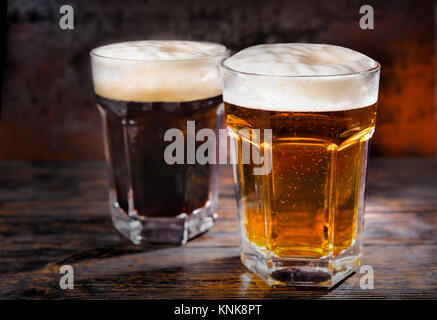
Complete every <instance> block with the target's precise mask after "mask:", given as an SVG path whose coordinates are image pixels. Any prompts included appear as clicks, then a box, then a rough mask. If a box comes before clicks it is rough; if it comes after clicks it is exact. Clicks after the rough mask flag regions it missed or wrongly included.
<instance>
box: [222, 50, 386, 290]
mask: <svg viewBox="0 0 437 320" xmlns="http://www.w3.org/2000/svg"><path fill="white" fill-rule="evenodd" d="M379 71H380V65H379V64H378V63H377V62H376V61H374V60H373V59H371V58H369V57H367V56H365V55H363V54H360V53H358V52H356V51H353V50H350V49H346V48H342V47H338V46H332V45H317V44H271V45H259V46H254V47H250V48H247V49H245V50H243V51H240V52H239V53H237V54H236V55H234V56H232V57H230V58H228V59H226V60H225V61H224V62H223V64H222V74H223V78H224V88H223V100H224V103H225V117H226V125H227V128H228V132H229V135H230V138H231V145H232V151H231V152H232V153H233V158H234V177H235V183H236V186H237V204H238V212H239V219H240V233H241V260H242V262H243V263H244V264H245V265H246V266H247V267H248V268H249V269H250V270H252V271H253V272H255V273H256V274H258V275H259V276H261V277H262V278H263V279H264V280H266V281H267V282H268V283H269V284H271V285H292V286H319V287H328V288H329V287H332V286H334V285H335V284H336V283H338V282H339V281H340V280H342V279H344V278H345V277H346V276H348V275H349V274H350V273H352V272H353V271H354V270H355V269H356V268H357V267H358V266H359V265H360V263H361V258H362V253H361V243H362V233H363V217H364V198H365V186H366V172H367V157H368V151H369V141H370V138H371V137H372V134H373V132H374V127H375V118H376V103H377V96H378V85H379ZM260 169H262V170H260Z"/></svg>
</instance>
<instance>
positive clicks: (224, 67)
mask: <svg viewBox="0 0 437 320" xmlns="http://www.w3.org/2000/svg"><path fill="white" fill-rule="evenodd" d="M230 58H231V57H229V58H227V59H225V60H223V61H222V62H221V63H220V67H221V68H222V69H223V70H226V71H230V72H232V73H236V74H242V75H245V76H251V77H266V78H284V79H299V78H304V79H310V78H336V77H350V76H355V75H366V74H370V73H373V72H377V71H380V70H381V64H380V63H379V62H378V61H376V60H374V59H372V60H373V61H375V63H376V65H375V66H374V67H372V68H370V69H366V70H363V71H355V72H348V73H339V74H328V75H323V74H315V75H299V76H295V75H272V74H262V73H254V72H246V71H239V70H235V69H232V68H231V67H228V66H226V65H225V62H226V61H227V60H228V59H230Z"/></svg>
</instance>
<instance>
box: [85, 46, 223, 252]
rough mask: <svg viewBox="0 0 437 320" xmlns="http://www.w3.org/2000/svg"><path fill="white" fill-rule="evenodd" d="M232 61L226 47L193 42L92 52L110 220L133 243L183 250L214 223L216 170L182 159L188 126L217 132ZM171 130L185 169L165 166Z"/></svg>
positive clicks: (207, 165)
mask: <svg viewBox="0 0 437 320" xmlns="http://www.w3.org/2000/svg"><path fill="white" fill-rule="evenodd" d="M226 56H227V49H226V48H225V47H224V46H222V45H220V44H216V43H208V42H193V41H133V42H122V43H115V44H110V45H106V46H102V47H98V48H95V49H93V50H92V51H91V65H92V76H93V84H94V91H95V94H96V97H97V107H98V109H99V111H100V114H101V117H102V120H103V136H104V146H105V153H106V159H107V162H108V165H109V174H110V186H109V202H110V203H109V204H110V213H111V217H112V220H113V222H114V224H115V227H116V228H117V229H118V230H119V231H120V232H121V233H122V234H123V235H125V236H126V237H127V238H129V239H130V240H131V241H132V242H133V243H135V244H139V243H185V242H186V241H187V240H189V239H191V238H193V237H195V236H197V235H199V234H200V233H202V232H205V231H206V230H208V229H209V228H210V227H211V226H212V225H213V223H214V219H215V218H216V209H217V200H218V199H217V197H218V190H217V187H218V186H217V182H218V178H217V169H218V168H217V167H216V165H214V164H211V163H206V164H199V163H197V162H192V161H191V162H189V163H188V162H187V161H185V159H186V158H187V157H190V155H188V154H185V153H184V152H185V150H186V148H185V143H191V142H187V141H186V140H187V122H188V121H190V122H191V123H193V124H194V125H195V130H202V129H211V130H214V129H215V130H216V129H217V126H218V125H219V120H220V110H222V109H223V108H220V106H221V105H222V84H221V77H220V64H221V62H222V61H223V59H224V58H225V57H226ZM222 113H223V111H222ZM169 129H171V130H177V131H178V132H180V134H181V136H182V143H183V144H184V145H182V146H181V147H182V162H181V161H178V162H173V163H169V162H168V161H167V160H166V157H165V152H166V148H167V147H168V145H169V144H170V140H169V139H168V138H167V137H166V132H167V131H168V130H169ZM194 143H195V144H198V142H194Z"/></svg>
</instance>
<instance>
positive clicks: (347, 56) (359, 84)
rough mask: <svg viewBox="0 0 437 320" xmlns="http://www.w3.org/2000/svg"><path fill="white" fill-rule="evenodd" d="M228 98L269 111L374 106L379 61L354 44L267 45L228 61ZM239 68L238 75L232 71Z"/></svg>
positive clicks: (226, 74) (225, 84)
mask: <svg viewBox="0 0 437 320" xmlns="http://www.w3.org/2000/svg"><path fill="white" fill-rule="evenodd" d="M223 65H224V72H223V74H224V78H225V81H224V90H223V100H224V101H225V102H228V103H231V104H235V105H238V106H242V107H248V108H255V109H262V110H270V111H302V112H323V111H340V110H348V109H355V108H361V107H365V106H370V105H372V104H374V103H376V101H377V98H378V83H379V76H377V77H375V75H374V74H372V71H375V72H378V68H379V64H378V63H377V62H376V61H375V60H373V59H371V58H369V57H367V56H365V55H364V54H361V53H359V52H356V51H354V50H351V49H347V48H343V47H339V46H333V45H326V44H307V43H283V44H264V45H257V46H253V47H249V48H247V49H244V50H242V51H240V52H238V53H237V54H235V55H233V56H232V57H230V58H228V59H227V60H225V61H224V63H223ZM232 71H238V74H236V73H232Z"/></svg>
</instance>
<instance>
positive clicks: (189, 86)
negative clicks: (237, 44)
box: [91, 40, 227, 102]
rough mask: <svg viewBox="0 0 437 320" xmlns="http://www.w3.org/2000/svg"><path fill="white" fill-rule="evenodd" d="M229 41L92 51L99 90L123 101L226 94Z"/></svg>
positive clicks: (148, 44)
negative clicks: (224, 79) (224, 76)
mask: <svg viewBox="0 0 437 320" xmlns="http://www.w3.org/2000/svg"><path fill="white" fill-rule="evenodd" d="M226 53H227V50H226V48H225V47H224V46H223V45H220V44H216V43H210V42H195V41H159V40H156V41H153V40H150V41H132V42H121V43H115V44H110V45H107V46H102V47H98V48H96V49H93V50H92V51H91V65H92V74H93V83H94V91H95V92H96V94H97V95H99V96H101V97H104V98H109V99H114V100H123V101H136V102H154V101H160V102H179V101H193V100H200V99H206V98H210V97H215V96H218V95H220V94H221V93H222V84H221V77H220V69H219V65H220V62H221V61H222V60H223V58H225V56H226Z"/></svg>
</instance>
